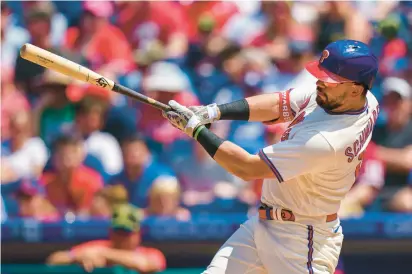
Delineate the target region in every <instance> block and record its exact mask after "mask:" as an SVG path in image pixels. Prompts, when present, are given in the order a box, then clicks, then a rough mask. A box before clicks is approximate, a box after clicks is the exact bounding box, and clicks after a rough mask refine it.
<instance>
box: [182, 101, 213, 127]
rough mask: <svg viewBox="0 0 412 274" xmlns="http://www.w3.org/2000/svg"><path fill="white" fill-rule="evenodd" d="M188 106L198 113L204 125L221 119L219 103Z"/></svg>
mask: <svg viewBox="0 0 412 274" xmlns="http://www.w3.org/2000/svg"><path fill="white" fill-rule="evenodd" d="M188 108H189V109H190V110H191V111H193V112H194V113H195V114H196V116H197V117H198V118H199V120H200V123H201V124H202V125H208V124H211V123H213V122H216V121H218V120H219V119H220V110H219V108H218V107H217V104H210V105H207V106H191V107H188Z"/></svg>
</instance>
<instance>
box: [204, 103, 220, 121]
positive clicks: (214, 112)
mask: <svg viewBox="0 0 412 274" xmlns="http://www.w3.org/2000/svg"><path fill="white" fill-rule="evenodd" d="M206 110H207V115H208V117H209V120H210V122H215V121H218V120H220V116H221V113H220V109H219V107H218V106H217V104H216V103H215V104H211V105H207V106H206Z"/></svg>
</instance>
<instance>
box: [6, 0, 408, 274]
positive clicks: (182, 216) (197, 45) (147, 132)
mask: <svg viewBox="0 0 412 274" xmlns="http://www.w3.org/2000/svg"><path fill="white" fill-rule="evenodd" d="M342 38H350V39H357V40H361V41H363V42H365V43H368V44H369V45H370V46H371V47H372V49H373V51H374V52H375V54H376V56H377V57H378V58H379V62H380V73H379V77H378V78H377V79H376V81H375V84H374V87H373V89H372V92H373V93H374V94H375V96H376V97H377V98H378V99H379V100H380V103H381V115H380V117H379V119H378V124H377V126H376V128H375V131H374V134H373V142H371V144H370V146H369V147H368V149H367V154H366V156H365V160H364V164H363V168H362V171H361V175H360V176H359V179H358V181H357V182H356V183H355V185H354V187H353V189H352V190H351V191H350V193H349V194H348V196H347V199H346V200H345V201H344V202H343V203H342V207H341V212H340V216H341V219H342V223H343V232H344V234H345V241H344V246H343V252H342V256H341V261H340V263H339V266H338V269H337V271H336V273H340V274H342V273H345V274H357V273H373V274H378V273H382V274H396V273H400V274H403V273H411V272H412V260H411V258H412V119H411V117H412V90H411V83H412V65H411V62H412V54H411V53H412V2H408V1H386V2H384V1H353V2H329V1H315V2H307V1H289V2H280V1H277V2H263V1H232V2H224V1H215V2H211V1H205V2H203V1H202V2H200V1H170V2H160V1H153V2H127V1H116V2H115V1H105V2H99V1H93V2H92V1H87V2H86V1H30V2H19V1H1V142H2V143H1V220H2V226H1V242H2V254H1V256H2V258H1V259H2V261H1V266H2V273H5V274H6V273H7V274H10V273H61V274H63V273H83V271H82V269H81V268H80V267H79V266H77V265H69V266H52V264H53V260H54V259H53V258H52V257H51V256H52V255H56V254H57V253H56V252H59V251H62V250H69V249H71V248H72V247H73V246H75V245H78V244H81V243H85V242H88V241H93V240H102V239H108V237H109V234H110V233H111V232H110V231H112V230H113V229H114V225H113V224H117V223H118V222H120V224H121V225H123V226H128V225H137V229H136V230H135V231H136V232H137V234H138V235H141V238H142V243H141V245H142V246H146V247H151V248H154V249H155V250H157V251H160V252H161V254H163V255H161V254H158V253H156V254H157V255H159V256H157V257H156V258H155V259H158V260H159V264H160V265H161V266H159V271H165V272H164V273H170V274H171V273H183V274H184V273H188V274H189V273H190V274H191V273H200V272H201V270H202V269H203V268H204V267H205V266H207V264H208V263H209V262H210V260H211V258H212V256H213V255H214V252H215V251H216V250H217V249H218V248H219V246H220V245H221V244H222V243H223V242H224V241H225V240H226V239H227V238H228V237H229V236H230V234H231V233H232V232H233V231H234V230H235V229H236V228H237V227H238V226H239V224H240V223H241V222H242V221H244V220H245V219H246V218H247V216H248V215H250V214H254V212H255V209H256V206H257V204H258V201H259V192H260V185H261V182H259V181H256V182H244V181H241V180H239V179H238V178H235V177H233V176H231V175H230V174H228V173H226V172H225V171H224V170H222V169H221V168H220V167H219V166H217V165H216V164H215V163H214V162H213V161H212V160H211V159H210V157H209V156H208V155H207V154H206V153H205V152H203V150H202V149H201V147H199V146H198V145H196V144H195V143H194V142H193V141H191V140H189V139H187V138H186V137H185V135H182V134H181V133H180V132H178V131H177V130H176V129H175V128H173V127H172V126H170V125H169V124H168V123H167V122H166V121H165V120H164V119H163V118H162V117H161V114H160V113H159V112H158V111H157V110H154V109H151V108H150V107H147V106H144V105H141V104H139V103H136V102H133V101H131V100H129V99H128V98H125V97H124V96H122V95H119V94H115V93H109V92H107V91H105V90H101V89H99V88H97V87H92V86H88V85H84V84H82V83H78V82H73V81H71V80H70V79H67V78H66V77H63V76H62V75H59V74H55V73H53V72H51V71H45V70H44V69H43V68H41V67H39V66H37V65H34V64H31V63H28V62H27V61H25V60H23V59H21V58H20V57H19V56H18V51H19V48H20V47H21V46H22V45H23V44H24V43H25V42H30V43H32V44H34V45H37V46H39V47H42V48H45V49H48V50H50V51H53V52H55V53H58V54H60V55H63V56H65V57H66V58H69V59H71V60H73V61H76V62H78V63H81V64H83V65H84V66H86V67H90V68H91V69H93V70H96V71H98V72H100V73H101V74H102V75H105V76H107V77H109V78H112V79H116V80H117V81H118V82H120V83H121V84H123V85H125V86H128V87H130V88H133V89H135V90H138V91H140V92H143V93H145V94H147V95H149V96H151V97H154V98H156V99H158V100H160V101H162V102H165V103H166V102H168V101H169V100H170V99H175V100H177V101H178V102H180V103H183V104H186V105H193V104H208V103H211V102H217V103H225V102H229V101H232V100H236V99H239V98H243V97H247V96H252V95H254V94H258V93H266V92H274V91H280V90H285V89H287V88H290V87H297V86H300V85H308V83H309V82H310V81H313V78H311V76H310V75H309V74H308V73H306V71H305V70H304V69H303V67H304V64H305V63H306V62H307V61H309V60H312V59H314V58H318V55H319V53H320V52H321V50H322V49H323V47H324V46H326V45H327V44H328V43H329V42H332V41H334V40H336V39H342ZM284 128H285V125H277V126H265V125H263V124H260V123H244V122H237V121H236V122H219V123H216V124H215V125H213V130H214V131H215V132H217V133H218V134H219V135H220V136H221V137H224V138H226V139H229V140H231V141H233V142H235V143H237V144H239V145H241V146H242V147H244V148H245V149H246V150H248V151H249V152H256V151H258V149H259V148H261V147H263V146H265V145H266V144H268V143H275V142H277V141H278V140H279V137H280V135H281V134H282V132H283V130H284ZM123 203H129V204H131V205H134V206H136V207H138V208H140V209H141V210H139V212H140V213H142V214H140V215H139V216H140V217H141V218H140V217H139V218H137V219H134V218H131V217H130V216H129V215H127V216H126V215H125V216H126V217H125V218H126V219H127V218H129V219H130V220H134V223H133V224H129V223H127V222H128V221H127V220H126V219H121V218H122V217H118V216H123V215H122V214H127V212H126V213H125V211H121V213H120V215H117V213H116V214H115V215H116V218H120V219H119V220H120V221H116V220H115V221H113V222H111V221H110V218H111V216H112V210H113V208H115V207H116V206H118V205H119V204H123ZM130 220H129V221H130ZM146 251H147V250H146ZM146 251H144V252H140V253H139V254H141V256H145V255H147V254H148V253H147V252H146ZM68 254H72V253H68ZM139 256H140V255H139ZM162 256H164V257H162ZM155 259H153V261H155ZM164 259H165V264H166V265H162V263H161V262H162V260H164ZM95 273H132V272H127V270H126V269H125V268H122V267H118V266H113V267H106V268H104V267H103V268H99V269H97V270H96V271H95Z"/></svg>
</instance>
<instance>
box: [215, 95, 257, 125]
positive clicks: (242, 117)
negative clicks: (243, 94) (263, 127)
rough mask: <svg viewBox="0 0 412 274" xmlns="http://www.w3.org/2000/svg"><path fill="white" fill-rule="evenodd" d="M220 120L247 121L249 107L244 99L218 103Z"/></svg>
mask: <svg viewBox="0 0 412 274" xmlns="http://www.w3.org/2000/svg"><path fill="white" fill-rule="evenodd" d="M217 108H218V109H219V119H220V120H238V121H249V117H250V109H249V103H248V102H247V100H246V99H242V100H238V101H234V102H231V103H227V104H221V105H218V106H217Z"/></svg>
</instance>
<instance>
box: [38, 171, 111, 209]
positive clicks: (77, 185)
mask: <svg viewBox="0 0 412 274" xmlns="http://www.w3.org/2000/svg"><path fill="white" fill-rule="evenodd" d="M66 177H67V176H66ZM70 177H71V178H70V179H69V182H68V183H65V182H62V180H61V179H60V178H59V176H58V174H57V173H56V172H54V171H51V172H45V173H44V174H43V175H42V176H41V178H40V182H41V184H43V185H44V187H45V191H46V197H47V199H48V200H49V201H50V202H51V203H52V204H53V206H55V207H56V208H57V210H59V211H60V212H65V211H66V210H67V209H72V210H76V211H80V210H85V209H86V210H87V209H89V208H90V206H91V203H92V199H93V196H94V194H95V193H96V192H97V191H98V190H100V189H101V188H102V187H103V179H102V177H101V176H100V174H99V173H97V172H96V171H94V170H93V169H91V168H88V167H85V166H80V167H78V168H77V169H75V170H74V171H73V173H72V174H71V176H70Z"/></svg>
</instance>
